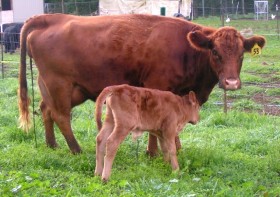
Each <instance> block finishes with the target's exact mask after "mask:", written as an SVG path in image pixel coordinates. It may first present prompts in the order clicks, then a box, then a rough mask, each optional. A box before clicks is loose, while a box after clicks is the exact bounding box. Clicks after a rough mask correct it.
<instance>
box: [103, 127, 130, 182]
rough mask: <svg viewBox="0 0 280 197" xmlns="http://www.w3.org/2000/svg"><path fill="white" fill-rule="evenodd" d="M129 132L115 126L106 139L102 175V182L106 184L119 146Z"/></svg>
mask: <svg viewBox="0 0 280 197" xmlns="http://www.w3.org/2000/svg"><path fill="white" fill-rule="evenodd" d="M129 132H130V130H129V129H126V128H123V127H120V126H117V125H116V126H115V128H114V130H113V132H112V134H111V135H110V136H109V137H108V139H107V142H106V155H105V159H104V169H103V173H102V181H103V182H107V181H108V179H109V177H110V175H111V170H112V165H113V161H114V159H115V156H116V153H117V150H118V147H119V145H120V144H121V143H122V141H123V140H124V139H125V137H126V136H127V135H128V134H129Z"/></svg>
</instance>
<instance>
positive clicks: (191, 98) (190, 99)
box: [189, 91, 196, 105]
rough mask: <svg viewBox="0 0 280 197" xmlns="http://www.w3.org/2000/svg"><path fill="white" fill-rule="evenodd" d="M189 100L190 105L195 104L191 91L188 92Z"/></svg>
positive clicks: (193, 94) (194, 97)
mask: <svg viewBox="0 0 280 197" xmlns="http://www.w3.org/2000/svg"><path fill="white" fill-rule="evenodd" d="M189 101H190V103H191V104H192V105H195V104H196V96H195V93H194V92H193V91H190V92H189Z"/></svg>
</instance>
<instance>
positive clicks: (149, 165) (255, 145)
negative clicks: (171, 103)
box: [0, 18, 280, 197]
mask: <svg viewBox="0 0 280 197" xmlns="http://www.w3.org/2000/svg"><path fill="white" fill-rule="evenodd" d="M213 21H214V22H215V21H216V23H215V25H216V26H218V25H219V24H218V23H219V20H218V19H217V18H214V19H213V20H209V19H204V20H201V19H199V20H198V22H201V23H202V22H203V23H209V25H211V23H212V24H213V25H214V22H213ZM269 22H271V21H269ZM242 24H243V21H241V22H240V23H238V25H239V26H240V27H241V26H242ZM247 24H248V21H247ZM250 24H251V23H250ZM260 27H262V26H260ZM262 31H265V30H262ZM266 38H267V45H266V48H265V49H264V50H263V51H262V55H261V56H260V57H254V58H253V57H251V56H250V55H249V54H247V55H246V56H245V59H244V63H243V68H242V73H241V79H242V82H243V87H242V89H241V90H238V91H230V92H227V97H228V100H229V102H230V105H229V109H228V113H227V114H225V113H224V112H223V105H222V103H223V93H224V92H223V90H221V89H219V88H217V87H216V88H215V89H214V91H213V92H212V93H211V95H210V97H209V100H208V101H207V103H205V105H203V107H202V108H201V112H200V115H201V121H200V122H199V123H198V124H197V125H195V126H193V125H188V126H186V127H185V128H184V131H183V132H182V133H181V134H180V138H181V142H182V150H180V152H179V153H178V160H179V165H180V172H179V174H173V173H172V172H171V167H170V165H168V164H166V163H164V162H163V158H162V156H161V155H160V156H159V157H156V158H153V159H150V158H149V157H147V156H146V154H145V150H146V146H147V139H148V136H147V134H145V135H144V136H142V137H141V138H140V139H138V141H137V142H136V143H134V142H132V140H131V137H128V138H127V139H126V140H125V141H124V143H123V144H122V145H121V146H120V148H119V151H118V153H117V156H116V159H115V161H114V165H113V169H112V175H111V177H110V181H109V182H108V183H107V184H103V183H102V182H101V180H100V177H94V168H95V137H96V133H97V128H96V125H95V122H94V117H93V112H94V103H92V102H90V101H88V102H86V103H84V104H83V105H81V106H79V107H76V108H74V110H73V113H72V127H73V129H74V134H75V136H76V138H77V140H78V141H79V143H80V145H81V147H82V149H83V153H82V154H79V155H72V154H71V153H70V151H69V149H68V146H67V145H66V142H65V140H64V138H63V137H62V135H61V133H60V131H59V130H58V129H57V128H56V136H57V141H58V143H59V145H60V147H59V148H58V149H56V150H53V149H50V148H48V147H46V144H45V138H44V130H43V124H42V120H41V116H40V115H38V116H35V121H36V132H35V133H34V131H33V130H31V131H30V133H28V134H26V133H24V132H22V131H21V130H20V129H18V128H17V127H18V122H17V118H18V108H17V95H16V92H17V88H18V80H17V75H18V65H17V64H5V79H0V98H1V99H0V111H1V113H0V157H1V158H0V196H159V197H161V196H162V197H165V196H189V197H191V196H279V195H280V126H279V125H280V116H279V114H274V115H265V114H266V113H263V112H265V110H264V108H263V107H264V103H262V102H259V101H258V100H255V99H253V98H252V97H253V96H257V95H261V96H262V97H263V98H264V99H266V100H267V103H266V104H278V105H279V95H280V92H279V86H276V87H267V86H263V85H258V84H267V85H273V84H280V62H279V52H280V49H279V44H280V41H279V40H277V39H276V37H275V36H268V37H266ZM5 60H9V61H11V62H16V61H18V56H17V55H5ZM264 62H266V63H267V64H265V65H264ZM28 73H29V74H28V76H29V78H30V71H28ZM35 75H36V70H35ZM255 83H256V84H255ZM28 84H29V85H30V84H31V81H30V80H29V81H28ZM29 89H30V90H31V88H29ZM262 97H261V98H262ZM39 99H40V96H39V92H38V88H37V87H35V106H36V111H38V112H39V107H38V103H39ZM217 103H221V105H217ZM278 109H279V108H278ZM35 134H36V138H35Z"/></svg>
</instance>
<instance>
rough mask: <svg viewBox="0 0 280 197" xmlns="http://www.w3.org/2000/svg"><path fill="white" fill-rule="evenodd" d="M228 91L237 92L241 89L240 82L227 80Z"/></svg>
mask: <svg viewBox="0 0 280 197" xmlns="http://www.w3.org/2000/svg"><path fill="white" fill-rule="evenodd" d="M225 82H226V87H225V88H226V89H227V90H236V89H238V88H239V82H238V80H237V79H226V80H225Z"/></svg>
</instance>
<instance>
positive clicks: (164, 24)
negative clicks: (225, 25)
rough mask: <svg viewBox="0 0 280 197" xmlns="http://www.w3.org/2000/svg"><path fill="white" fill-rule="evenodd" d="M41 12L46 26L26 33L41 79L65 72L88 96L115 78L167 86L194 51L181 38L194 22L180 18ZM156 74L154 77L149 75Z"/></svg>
mask: <svg viewBox="0 0 280 197" xmlns="http://www.w3.org/2000/svg"><path fill="white" fill-rule="evenodd" d="M45 17H46V19H45V21H46V25H45V27H43V28H39V29H36V30H34V31H32V32H31V33H30V34H29V39H28V41H29V42H28V46H29V53H30V56H31V57H33V58H34V60H35V62H36V63H37V66H38V69H39V73H40V75H41V76H42V78H43V79H44V78H46V76H50V75H61V76H63V77H67V78H70V79H69V80H73V83H75V84H78V85H79V86H81V88H82V89H83V90H84V91H85V92H86V94H87V95H89V97H90V98H91V99H93V100H94V99H95V98H96V97H97V95H98V94H99V92H101V90H102V89H103V88H104V87H106V86H109V85H114V84H123V83H127V84H131V85H135V86H147V87H153V88H158V89H168V88H169V89H170V88H171V87H172V86H176V85H178V84H176V83H182V81H180V82H179V81H178V80H183V78H186V77H187V76H184V74H186V70H187V69H188V68H183V66H184V65H183V63H184V62H182V60H184V59H185V55H186V54H185V53H186V51H188V53H190V54H188V55H189V56H192V55H193V54H194V53H195V51H194V50H193V49H191V47H190V46H189V45H188V44H187V41H186V34H187V32H188V31H190V30H191V29H192V28H194V27H195V26H194V24H193V23H189V22H187V21H183V20H180V19H171V18H167V17H159V16H147V15H122V16H115V17H112V16H97V17H77V16H68V15H46V16H45ZM56 18H58V21H56V20H55V19H56ZM188 61H191V60H190V58H189V60H188ZM186 65H189V63H188V64H186ZM58 68H59V69H58ZM155 76H157V80H158V83H155V82H153V81H151V80H150V79H149V78H152V77H153V78H154V77H155ZM160 78H162V81H161V79H160ZM163 79H165V80H163ZM176 79H177V81H176ZM149 80H150V81H149ZM174 80H175V81H174ZM147 81H149V82H147ZM145 83H147V84H145ZM170 83H171V84H170ZM172 83H174V84H172ZM157 84H158V85H157ZM171 90H172V89H171ZM173 91H175V89H173Z"/></svg>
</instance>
